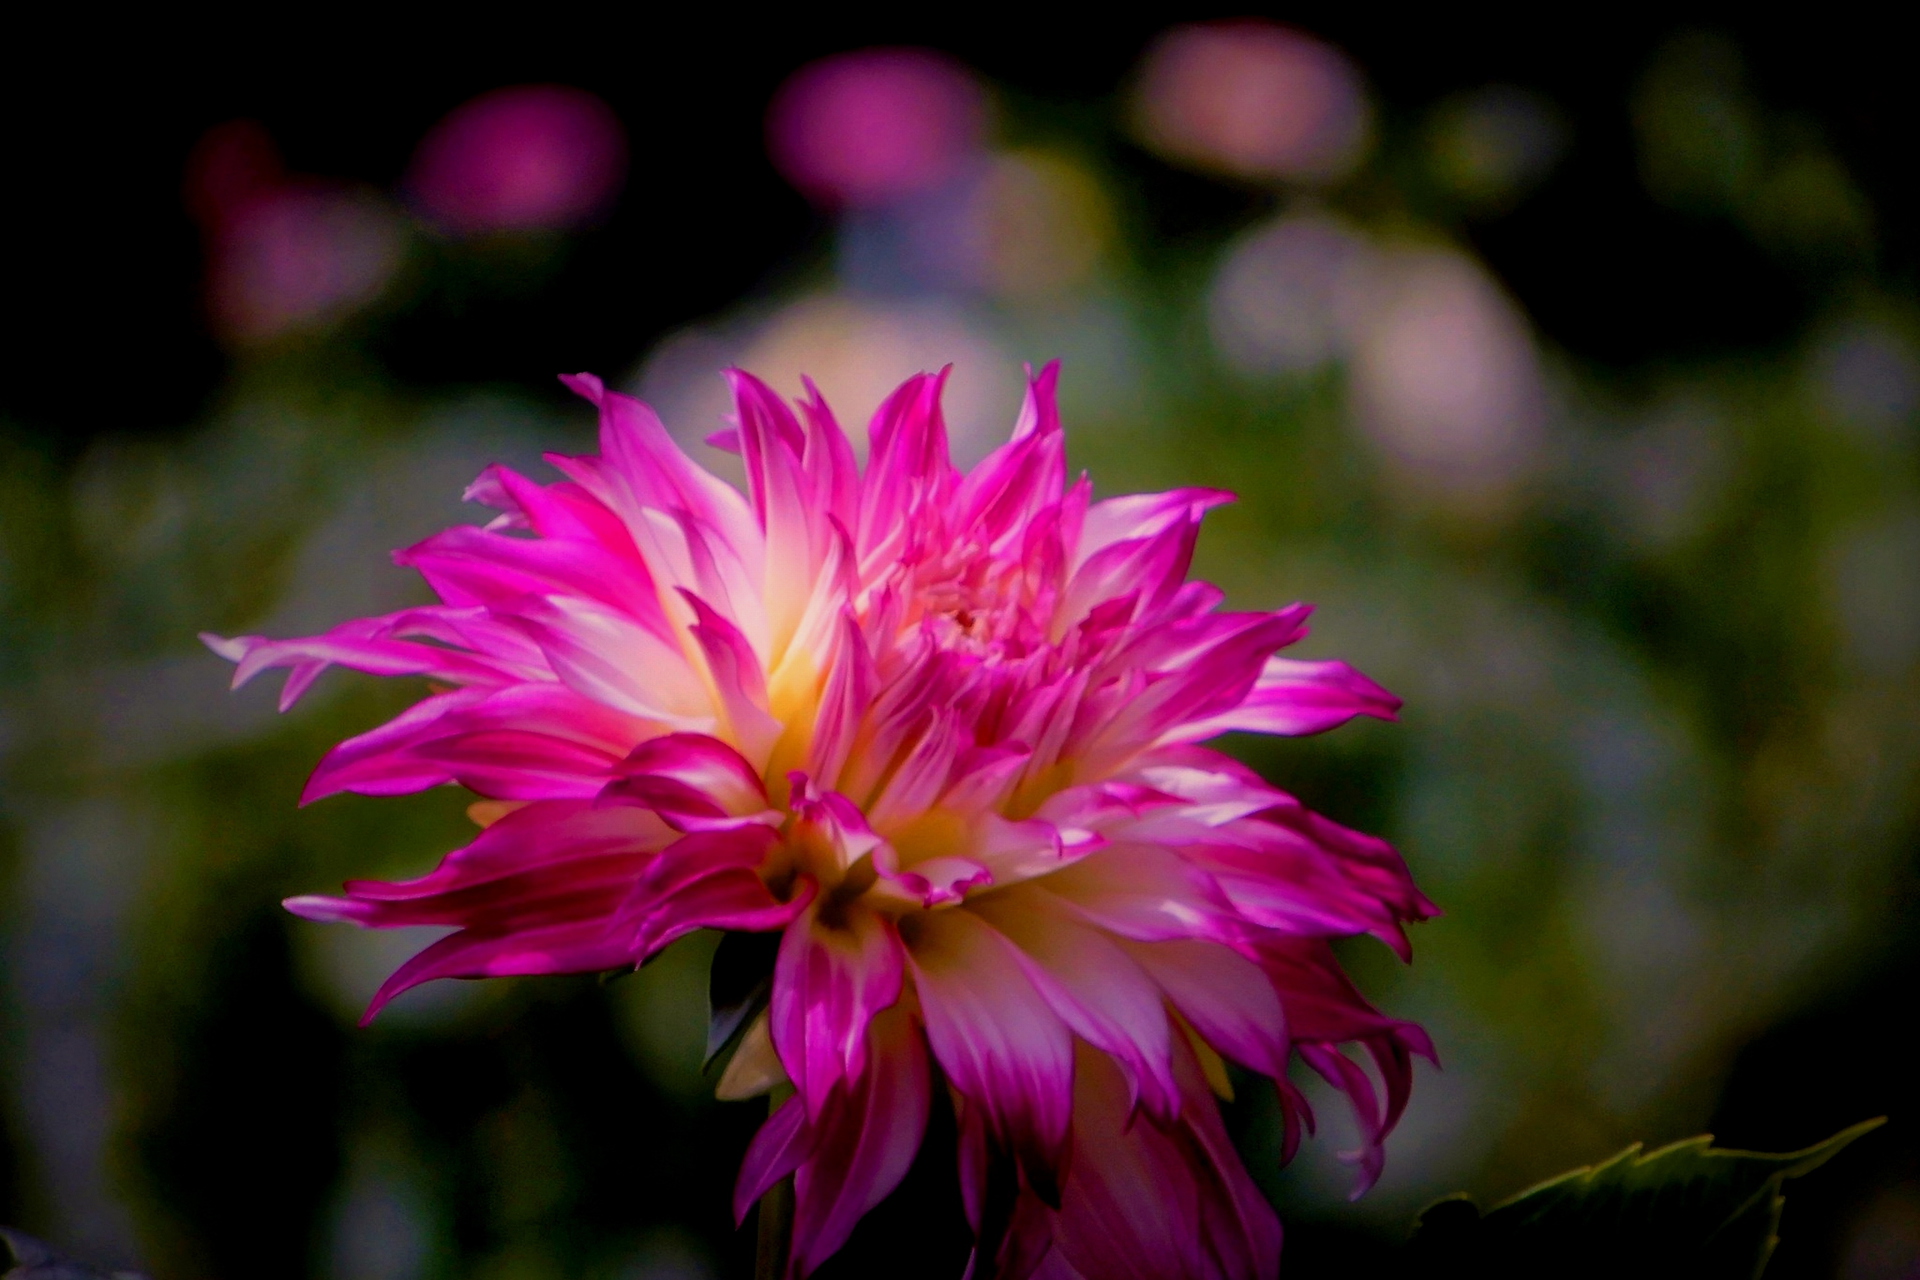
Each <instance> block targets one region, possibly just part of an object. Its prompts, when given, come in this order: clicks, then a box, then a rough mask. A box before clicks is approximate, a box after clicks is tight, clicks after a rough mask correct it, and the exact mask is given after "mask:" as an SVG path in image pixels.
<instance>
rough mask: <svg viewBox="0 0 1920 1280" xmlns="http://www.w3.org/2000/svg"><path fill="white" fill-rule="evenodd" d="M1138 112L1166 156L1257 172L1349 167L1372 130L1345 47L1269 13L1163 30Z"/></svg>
mask: <svg viewBox="0 0 1920 1280" xmlns="http://www.w3.org/2000/svg"><path fill="white" fill-rule="evenodd" d="M1133 120H1134V127H1135V129H1136V131H1137V132H1138V133H1139V135H1140V138H1141V140H1142V141H1143V142H1145V143H1146V144H1147V146H1149V147H1151V148H1152V149H1154V150H1155V151H1158V152H1160V153H1161V154H1162V155H1165V156H1166V157H1167V158H1169V159H1171V160H1174V161H1176V162H1179V163H1182V164H1189V165H1193V166H1195V167H1197V168H1202V169H1209V170H1213V171H1216V172H1220V173H1224V174H1228V175H1231V176H1234V177H1238V178H1245V179H1250V180H1255V181H1270V180H1286V181H1294V182H1330V181H1333V180H1335V179H1338V178H1340V177H1343V176H1344V175H1345V174H1347V173H1348V172H1349V171H1351V170H1352V168H1353V167H1354V166H1355V165H1356V164H1358V163H1359V161H1360V159H1361V158H1362V156H1363V155H1364V153H1365V151H1366V147H1367V144H1368V142H1369V141H1370V136H1371V131H1372V109H1371V107H1370V105H1369V104H1368V101H1367V96H1366V90H1365V87H1364V86H1363V85H1362V84H1361V81H1360V73H1359V71H1358V70H1357V69H1356V68H1355V67H1354V65H1353V64H1352V63H1351V62H1350V61H1348V60H1347V57H1346V55H1344V54H1342V53H1341V52H1340V51H1339V50H1337V49H1335V48H1334V47H1333V46H1332V45H1329V44H1327V43H1326V42H1325V41H1323V40H1320V39H1317V38H1316V37H1314V36H1310V35H1308V34H1306V33H1305V32H1302V31H1296V30H1294V29H1293V28H1291V27H1283V26H1280V25H1278V24H1276V23H1270V22H1260V21H1241V22H1221V23H1207V24H1202V25H1195V26H1186V27H1175V28H1174V29H1173V30H1171V31H1169V32H1167V33H1166V34H1165V35H1163V36H1161V37H1160V38H1159V39H1158V40H1157V41H1156V42H1155V43H1154V45H1153V47H1152V48H1151V49H1149V50H1148V52H1147V54H1146V56H1145V60H1144V63H1143V65H1142V67H1141V69H1140V72H1139V80H1138V84H1137V85H1136V87H1135V90H1134V101H1133Z"/></svg>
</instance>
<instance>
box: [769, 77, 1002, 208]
mask: <svg viewBox="0 0 1920 1280" xmlns="http://www.w3.org/2000/svg"><path fill="white" fill-rule="evenodd" d="M987 115H988V111H987V97H986V91H985V90H984V89H983V88H982V87H981V85H980V82H979V81H978V80H977V79H976V78H975V77H974V76H973V74H972V73H971V72H970V71H968V70H967V69H966V68H965V67H963V66H961V65H960V64H958V63H956V62H954V61H953V60H952V59H949V58H946V57H943V56H941V55H940V54H936V53H931V52H928V51H925V50H921V49H867V50H862V51H861V52H858V53H846V54H841V55H839V56H837V57H832V58H826V59H823V60H822V61H819V62H816V63H813V64H812V65H811V66H807V67H803V68H802V69H801V70H800V71H799V72H797V73H796V74H795V75H794V76H793V78H792V79H790V80H788V81H787V83H786V84H785V85H784V86H782V87H781V89H780V91H779V92H778V93H777V94H775V95H774V99H773V103H772V105H771V106H770V107H769V108H768V111H767V149H768V151H769V152H770V153H771V154H772V157H773V163H774V165H775V166H776V167H777V168H778V169H779V170H780V172H781V173H783V174H785V175H786V177H787V179H788V180H789V181H790V182H792V183H793V184H794V185H795V186H796V187H798V188H800V190H801V191H803V192H805V193H806V195H807V196H808V197H809V198H811V199H813V200H815V201H818V202H819V203H821V204H825V205H830V206H841V205H854V206H860V205H873V204H884V203H885V202H887V201H889V200H893V199H897V198H899V197H901V196H906V195H912V194H914V193H916V192H921V191H926V190H929V189H931V188H933V187H937V186H939V185H940V184H941V183H942V182H944V181H946V180H947V179H948V178H950V177H952V176H954V175H955V174H956V173H958V172H959V170H960V167H961V165H962V163H963V162H964V161H965V160H966V159H967V158H968V157H970V156H972V155H973V154H974V153H976V152H977V151H978V150H979V149H980V146H981V143H982V141H983V139H984V137H985V134H986V128H987Z"/></svg>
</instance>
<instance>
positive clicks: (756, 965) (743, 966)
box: [700, 933, 780, 1071]
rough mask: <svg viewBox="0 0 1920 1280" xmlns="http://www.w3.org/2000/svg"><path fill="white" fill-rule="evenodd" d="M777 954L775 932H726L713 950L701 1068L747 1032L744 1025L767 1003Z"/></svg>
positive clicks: (708, 978)
mask: <svg viewBox="0 0 1920 1280" xmlns="http://www.w3.org/2000/svg"><path fill="white" fill-rule="evenodd" d="M779 954H780V935H779V934H777V933H728V934H725V935H724V936H722V937H721V939H720V945H719V946H718V947H717V948H715V950H714V953H713V968H712V970H711V971H710V972H709V974H708V977H707V1056H706V1060H705V1061H704V1062H702V1063H701V1064H700V1069H701V1070H702V1071H707V1070H710V1069H712V1067H713V1064H714V1063H715V1062H716V1061H718V1060H719V1059H720V1058H721V1057H723V1056H725V1055H726V1054H727V1052H728V1051H729V1050H730V1049H732V1048H733V1046H734V1045H736V1044H738V1043H739V1042H740V1038H741V1037H742V1036H744V1035H745V1034H746V1031H747V1025H748V1024H749V1023H751V1022H752V1021H753V1019H754V1018H755V1017H756V1016H757V1015H758V1014H759V1012H760V1011H761V1010H762V1009H764V1008H766V1007H767V1001H768V999H769V997H770V996H771V995H772V994H773V964H774V961H775V959H776V958H777V957H778V956H779Z"/></svg>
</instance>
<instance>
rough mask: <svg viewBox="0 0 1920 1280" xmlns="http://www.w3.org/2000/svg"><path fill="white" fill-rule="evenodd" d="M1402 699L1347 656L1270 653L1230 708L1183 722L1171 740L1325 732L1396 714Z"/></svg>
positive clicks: (1171, 736) (1392, 716)
mask: <svg viewBox="0 0 1920 1280" xmlns="http://www.w3.org/2000/svg"><path fill="white" fill-rule="evenodd" d="M1400 705H1401V704H1400V699H1398V698H1396V697H1394V696H1393V695H1392V694H1391V693H1388V692H1387V691H1386V690H1385V689H1382V688H1381V687H1380V686H1379V685H1377V684H1375V683H1374V682H1373V681H1371V680H1369V679H1368V678H1367V677H1366V676H1364V675H1362V674H1360V672H1358V671H1356V670H1354V669H1353V668H1352V667H1350V666H1348V665H1347V664H1346V663H1344V662H1300V661H1297V660H1295V659H1292V658H1279V657H1274V658H1269V659H1267V665H1266V667H1265V669H1263V670H1262V671H1261V673H1260V678H1259V680H1257V681H1256V682H1255V683H1254V686H1253V689H1252V691H1251V692H1249V693H1248V694H1247V697H1246V701H1244V702H1242V703H1241V704H1240V705H1239V706H1237V707H1235V708H1234V709H1232V710H1231V711H1226V712H1223V713H1221V714H1219V715H1217V716H1214V717H1212V718H1210V719H1207V720H1200V721H1195V722H1192V723H1189V724H1185V725H1182V726H1181V727H1180V728H1179V729H1177V730H1175V731H1174V732H1173V733H1172V734H1170V735H1168V736H1169V740H1170V741H1180V742H1198V741H1200V740H1201V739H1203V738H1210V737H1213V736H1214V735H1215V734H1220V733H1227V732H1229V731H1234V730H1238V731H1240V732H1242V733H1276V734H1287V735H1296V734H1305V733H1324V732H1325V731H1326V730H1328V729H1333V728H1337V727H1339V726H1340V725H1343V724H1345V723H1346V722H1347V721H1349V720H1351V719H1353V718H1354V717H1355V716H1373V717H1374V718H1375V719H1378V720H1392V719H1395V718H1397V716H1398V715H1399V712H1400Z"/></svg>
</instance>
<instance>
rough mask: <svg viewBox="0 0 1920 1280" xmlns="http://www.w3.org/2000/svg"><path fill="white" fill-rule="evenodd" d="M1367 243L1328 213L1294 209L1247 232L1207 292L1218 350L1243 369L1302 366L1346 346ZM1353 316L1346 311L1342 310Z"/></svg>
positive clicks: (1368, 254)
mask: <svg viewBox="0 0 1920 1280" xmlns="http://www.w3.org/2000/svg"><path fill="white" fill-rule="evenodd" d="M1374 256H1375V255H1374V251H1373V249H1372V246H1371V245H1369V244H1368V243H1367V241H1366V240H1365V239H1364V237H1362V235H1361V234H1360V233H1359V232H1358V231H1357V230H1355V229H1354V228H1353V227H1351V226H1349V225H1348V224H1347V223H1345V222H1344V221H1342V220H1340V219H1339V218H1336V217H1334V216H1332V215H1329V214H1324V213H1308V214H1296V215H1290V216H1288V217H1285V218H1282V219H1280V220H1278V221H1276V222H1273V223H1271V224H1269V225H1266V226H1262V227H1257V228H1255V229H1254V230H1252V231H1250V232H1248V233H1246V234H1244V235H1243V236H1241V238H1240V239H1239V240H1238V241H1237V242H1236V243H1235V244H1233V245H1232V246H1231V247H1229V249H1228V250H1227V252H1226V254H1225V255H1224V256H1223V257H1222V258H1221V261H1220V265H1219V267H1218V269H1217V270H1216V271H1215V273H1214V278H1213V285H1212V288H1211V289H1210V290H1209V292H1208V295H1207V317H1208V320H1209V323H1210V325H1211V329H1212V333H1213V340H1214V343H1215V345H1216V346H1217V347H1218V349H1219V351H1220V355H1221V357H1222V358H1223V359H1224V360H1225V361H1226V362H1227V363H1228V364H1229V365H1231V366H1232V367H1233V368H1235V369H1237V370H1239V371H1240V372H1242V373H1245V374H1255V375H1257V374H1297V373H1307V372H1310V371H1312V370H1314V369H1317V368H1320V367H1321V366H1323V365H1325V364H1327V363H1329V362H1331V361H1332V360H1334V359H1335V358H1336V357H1339V356H1341V355H1343V354H1345V353H1346V351H1347V349H1348V347H1347V344H1346V342H1345V341H1344V333H1345V330H1346V329H1347V328H1350V327H1351V325H1350V323H1349V324H1346V325H1343V312H1349V311H1351V310H1352V309H1353V307H1354V306H1355V304H1356V301H1357V295H1358V290H1359V289H1360V287H1361V285H1362V279H1361V276H1362V273H1363V272H1364V271H1365V270H1366V268H1367V266H1368V264H1369V263H1370V262H1371V261H1372V260H1373V257H1374ZM1347 319H1348V320H1349V321H1350V320H1351V317H1350V316H1349V317H1347Z"/></svg>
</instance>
